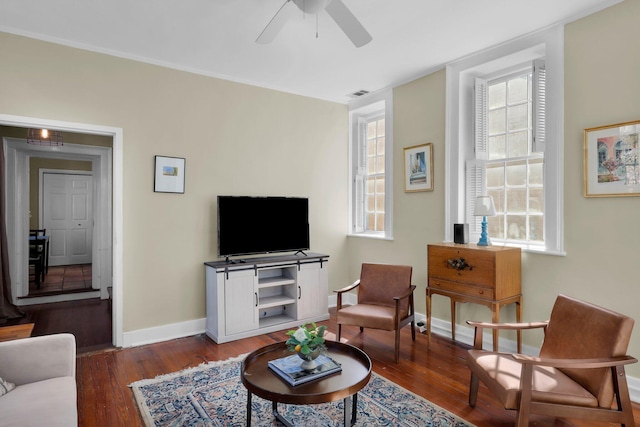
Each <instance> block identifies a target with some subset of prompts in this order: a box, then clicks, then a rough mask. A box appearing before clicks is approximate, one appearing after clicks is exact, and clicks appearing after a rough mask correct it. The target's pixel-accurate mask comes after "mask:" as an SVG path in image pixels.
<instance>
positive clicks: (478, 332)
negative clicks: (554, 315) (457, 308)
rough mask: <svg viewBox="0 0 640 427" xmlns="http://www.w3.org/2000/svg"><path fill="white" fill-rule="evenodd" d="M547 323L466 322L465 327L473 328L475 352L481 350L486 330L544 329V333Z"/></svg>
mask: <svg viewBox="0 0 640 427" xmlns="http://www.w3.org/2000/svg"><path fill="white" fill-rule="evenodd" d="M548 324H549V321H548V320H547V321H544V322H528V323H491V322H475V321H473V320H467V325H469V326H473V327H474V328H475V332H474V334H473V348H474V349H476V350H482V334H483V333H484V330H485V328H486V329H506V330H513V331H521V330H525V329H539V328H544V329H545V331H546V328H547V325H548Z"/></svg>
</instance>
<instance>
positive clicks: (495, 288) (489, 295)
mask: <svg viewBox="0 0 640 427" xmlns="http://www.w3.org/2000/svg"><path fill="white" fill-rule="evenodd" d="M427 275H428V280H429V283H428V286H427V337H428V338H429V340H430V338H431V296H432V295H434V294H438V295H444V296H447V297H449V298H450V300H451V338H452V339H454V340H455V323H456V322H455V320H456V311H455V310H456V305H455V304H456V302H472V303H476V304H482V305H485V306H487V307H489V308H490V309H491V312H492V321H493V322H499V320H500V308H501V307H503V306H504V305H507V304H512V303H515V304H517V305H516V318H517V321H518V322H520V321H521V314H522V290H521V251H520V249H519V248H511V247H505V246H477V245H475V244H465V245H461V244H455V243H443V244H438V245H428V255H427ZM493 346H494V350H497V348H498V336H497V331H494V337H493ZM518 351H520V335H518Z"/></svg>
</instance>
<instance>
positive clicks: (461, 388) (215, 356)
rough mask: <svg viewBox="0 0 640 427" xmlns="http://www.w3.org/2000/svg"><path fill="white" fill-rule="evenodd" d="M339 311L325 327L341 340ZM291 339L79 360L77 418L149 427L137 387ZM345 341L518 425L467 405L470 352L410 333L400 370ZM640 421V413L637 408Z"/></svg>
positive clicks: (475, 417)
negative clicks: (139, 405)
mask: <svg viewBox="0 0 640 427" xmlns="http://www.w3.org/2000/svg"><path fill="white" fill-rule="evenodd" d="M334 313H335V312H334V311H333V310H332V312H331V319H330V320H329V321H327V322H322V324H326V325H327V326H328V330H329V331H332V332H335V331H336V323H335V315H334ZM284 332H285V331H281V332H277V333H272V334H266V335H260V336H257V337H252V338H247V339H243V340H238V341H234V342H230V343H225V344H219V345H218V344H216V343H214V342H213V341H212V340H210V339H209V338H208V337H206V336H204V335H197V336H193V337H187V338H180V339H175V340H171V341H167V342H163V343H158V344H150V345H146V346H140V347H133V348H127V349H117V350H112V351H100V352H93V353H87V354H84V355H80V356H78V358H77V383H78V410H79V422H80V426H87V427H93V426H100V427H103V426H127V427H132V426H143V425H144V424H143V422H142V420H141V418H140V416H139V412H138V409H137V407H136V404H135V401H134V398H133V393H132V392H131V389H130V388H129V387H128V385H129V384H131V383H132V382H134V381H137V380H141V379H145V378H154V377H156V376H157V375H161V374H167V373H170V372H175V371H179V370H182V369H186V368H189V367H194V366H197V365H199V364H201V363H203V362H209V361H214V360H225V359H228V358H230V357H235V356H238V355H241V354H244V353H248V352H250V351H253V350H255V349H256V348H259V347H261V346H264V345H267V344H271V343H274V342H278V341H282V340H283V339H284ZM343 338H346V339H347V340H348V342H349V343H350V344H352V345H355V346H356V347H359V348H361V349H363V350H364V351H365V352H366V353H367V354H368V355H369V356H370V357H371V360H372V362H373V370H374V371H375V372H376V373H378V374H380V375H382V376H384V377H386V378H388V379H389V380H391V381H393V382H395V383H397V384H399V385H400V386H402V387H404V388H406V389H409V390H410V391H412V392H414V393H416V394H418V395H420V396H423V397H424V398H426V399H428V400H430V401H431V402H433V403H435V404H437V405H439V406H441V407H443V408H445V409H447V410H449V411H450V412H453V413H454V414H456V415H458V416H460V417H462V418H464V419H465V420H467V421H469V422H471V423H473V424H475V425H477V426H478V427H507V426H513V425H514V420H515V417H514V413H513V412H511V411H505V410H504V409H503V408H502V406H501V405H500V404H499V402H498V401H497V400H496V399H494V398H493V397H492V396H491V395H490V394H489V392H488V390H487V389H486V388H485V387H484V386H481V388H480V394H479V398H478V404H477V406H476V408H470V407H469V405H468V404H467V393H468V384H469V371H468V369H467V367H466V364H465V354H466V350H467V347H466V346H464V345H462V344H456V343H453V342H452V341H451V340H449V339H446V338H441V337H437V336H436V337H435V338H433V340H432V345H431V348H430V350H427V343H426V336H424V335H421V334H417V337H416V341H415V343H412V342H411V335H410V331H409V329H408V328H404V329H403V331H402V337H401V341H402V342H401V354H400V359H401V360H400V362H399V363H398V364H395V363H394V362H393V335H392V333H390V332H384V331H375V330H369V329H366V330H365V331H364V333H362V334H360V332H359V329H358V328H355V327H353V328H352V327H344V328H343ZM634 414H635V418H636V420H637V421H640V405H636V406H635V408H634ZM531 425H533V426H540V427H551V426H554V427H571V426H574V427H585V426H594V427H595V426H610V425H612V424H609V423H598V422H588V421H571V422H570V421H568V420H561V419H553V418H541V417H536V418H534V420H533V422H532V423H531Z"/></svg>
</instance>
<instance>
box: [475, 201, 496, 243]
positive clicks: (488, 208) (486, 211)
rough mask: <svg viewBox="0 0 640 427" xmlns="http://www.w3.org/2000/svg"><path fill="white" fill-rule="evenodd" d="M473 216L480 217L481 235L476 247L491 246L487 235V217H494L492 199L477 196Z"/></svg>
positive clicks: (494, 208) (494, 210) (494, 211)
mask: <svg viewBox="0 0 640 427" xmlns="http://www.w3.org/2000/svg"><path fill="white" fill-rule="evenodd" d="M473 215H475V216H481V217H482V233H481V234H480V240H479V241H478V246H489V245H491V240H489V235H488V234H487V217H488V216H495V215H496V207H495V206H494V204H493V197H491V196H478V198H477V199H476V207H475V209H474V211H473Z"/></svg>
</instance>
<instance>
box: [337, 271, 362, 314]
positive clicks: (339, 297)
mask: <svg viewBox="0 0 640 427" xmlns="http://www.w3.org/2000/svg"><path fill="white" fill-rule="evenodd" d="M359 284H360V279H358V280H356V281H355V282H353V283H352V284H350V285H349V286H346V287H344V288H342V289H338V290H337V291H333V292H335V293H336V294H338V295H337V301H336V310H338V311H340V310H342V294H344V293H345V292H349V291H351V290H353V289H355V288H357V287H358V285H359Z"/></svg>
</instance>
